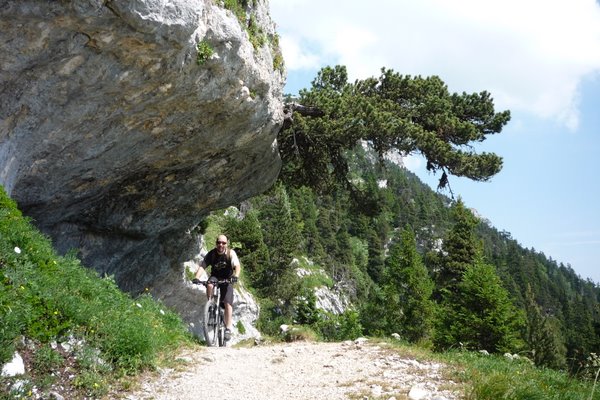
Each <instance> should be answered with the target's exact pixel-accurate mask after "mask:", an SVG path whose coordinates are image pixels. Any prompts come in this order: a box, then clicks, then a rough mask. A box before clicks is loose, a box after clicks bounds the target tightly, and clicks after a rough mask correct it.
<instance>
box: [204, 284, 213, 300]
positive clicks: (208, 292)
mask: <svg viewBox="0 0 600 400" xmlns="http://www.w3.org/2000/svg"><path fill="white" fill-rule="evenodd" d="M212 293H213V285H212V284H211V283H209V284H208V285H206V298H207V299H208V300H210V298H211V297H212Z"/></svg>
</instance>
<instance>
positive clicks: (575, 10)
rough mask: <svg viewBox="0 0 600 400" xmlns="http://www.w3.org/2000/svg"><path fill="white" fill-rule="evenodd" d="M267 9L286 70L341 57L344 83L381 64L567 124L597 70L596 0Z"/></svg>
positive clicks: (305, 1)
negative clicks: (435, 77)
mask: <svg viewBox="0 0 600 400" xmlns="http://www.w3.org/2000/svg"><path fill="white" fill-rule="evenodd" d="M271 9H272V15H273V18H274V20H275V22H276V23H277V24H278V31H279V33H280V34H281V36H282V47H283V51H284V57H285V58H286V64H287V66H288V70H289V71H290V72H289V73H294V71H295V70H300V69H315V70H316V69H318V68H319V67H321V66H325V65H331V64H335V63H339V64H343V65H346V66H347V67H348V72H349V74H350V77H351V79H355V78H364V77H367V76H372V75H378V74H379V69H380V68H381V67H383V66H385V67H389V68H392V69H394V70H395V71H397V72H399V73H402V74H410V75H439V76H440V77H441V78H442V79H443V80H444V81H445V82H446V83H447V84H448V86H449V88H450V90H452V91H458V92H462V91H467V92H473V91H482V90H488V91H490V92H491V93H492V95H493V96H494V98H495V100H496V105H497V107H498V109H504V108H510V109H511V110H518V111H525V112H529V113H532V114H534V115H536V116H538V117H542V118H550V119H554V120H556V121H559V122H560V123H562V124H564V125H565V126H567V127H569V128H570V129H576V128H577V124H578V118H579V115H578V95H579V94H578V89H579V85H580V83H581V81H582V79H584V78H586V77H589V76H592V75H594V74H597V73H598V72H599V71H600V6H599V5H598V3H596V1H595V0H560V1H559V0H546V1H542V0H504V1H499V0H493V1H492V0H489V1H476V0H455V1H452V2H448V1H445V0H422V1H419V2H413V1H409V0H373V1H370V2H364V1H362V0H347V1H345V2H339V1H333V0H295V1H290V0H271ZM308 44H310V47H308V46H307V45H308ZM294 46H297V47H296V48H295V47H294ZM301 46H307V47H301ZM300 49H302V51H301V50H300ZM298 55H302V56H301V57H300V56H298Z"/></svg>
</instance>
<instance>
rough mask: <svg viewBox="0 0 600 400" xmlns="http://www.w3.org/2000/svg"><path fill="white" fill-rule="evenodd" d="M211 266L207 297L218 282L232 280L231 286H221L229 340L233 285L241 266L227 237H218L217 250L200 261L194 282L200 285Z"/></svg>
mask: <svg viewBox="0 0 600 400" xmlns="http://www.w3.org/2000/svg"><path fill="white" fill-rule="evenodd" d="M209 266H210V278H209V279H208V281H209V283H208V285H207V286H206V296H207V298H208V299H210V297H211V296H212V293H213V292H212V291H213V289H214V286H215V282H216V281H219V280H223V279H231V284H228V283H225V284H222V285H221V286H220V287H221V299H222V301H223V303H224V304H225V316H224V317H225V328H226V329H225V340H229V339H230V338H231V329H232V328H233V318H232V315H233V283H235V282H237V281H238V278H239V276H240V268H241V266H240V260H239V259H238V256H237V254H235V251H233V249H228V248H227V236H225V235H219V236H218V237H217V243H216V246H215V248H214V249H212V250H211V251H209V252H208V253H206V255H205V256H204V259H202V260H201V261H200V268H198V271H196V276H195V278H194V279H193V281H192V282H194V283H196V284H197V283H199V282H200V281H199V278H200V277H201V276H202V274H203V273H204V270H205V268H207V267H209ZM211 282H212V283H211Z"/></svg>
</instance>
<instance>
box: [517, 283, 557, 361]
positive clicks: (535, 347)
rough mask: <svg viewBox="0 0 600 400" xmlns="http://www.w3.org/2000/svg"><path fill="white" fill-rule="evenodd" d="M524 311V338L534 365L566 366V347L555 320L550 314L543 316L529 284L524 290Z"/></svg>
mask: <svg viewBox="0 0 600 400" xmlns="http://www.w3.org/2000/svg"><path fill="white" fill-rule="evenodd" d="M525 301H526V304H525V311H526V313H527V330H526V335H525V340H526V342H527V345H528V347H529V350H530V351H531V356H532V359H533V362H534V363H535V365H538V366H544V367H550V368H556V369H560V368H564V367H565V366H566V348H565V346H564V344H563V342H564V339H562V338H561V337H560V331H559V330H558V329H557V326H556V322H554V323H553V320H552V319H551V317H550V316H544V315H543V314H542V310H541V309H540V306H539V305H538V304H537V303H536V301H535V298H534V294H533V291H532V290H531V286H530V285H528V286H527V291H526V292H525Z"/></svg>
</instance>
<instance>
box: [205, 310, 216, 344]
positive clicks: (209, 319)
mask: <svg viewBox="0 0 600 400" xmlns="http://www.w3.org/2000/svg"><path fill="white" fill-rule="evenodd" d="M218 313H219V307H218V306H217V304H216V303H215V302H214V301H212V300H209V301H207V302H206V305H205V306H204V339H205V340H206V345H207V346H210V347H213V346H217V345H218V344H219V337H218V336H219V332H218V331H219V321H218V318H219V317H218V315H219V314H218Z"/></svg>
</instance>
